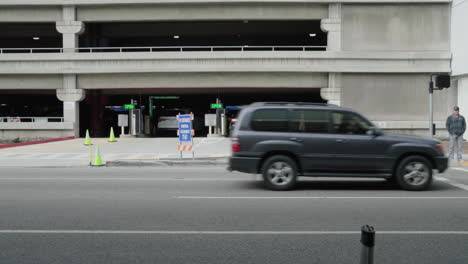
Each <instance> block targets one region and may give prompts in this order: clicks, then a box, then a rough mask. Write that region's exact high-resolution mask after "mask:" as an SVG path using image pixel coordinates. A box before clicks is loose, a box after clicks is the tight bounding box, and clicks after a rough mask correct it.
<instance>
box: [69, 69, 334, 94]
mask: <svg viewBox="0 0 468 264" xmlns="http://www.w3.org/2000/svg"><path fill="white" fill-rule="evenodd" d="M327 77H328V76H327V74H326V73H291V72H288V73H278V72H229V73H226V72H192V73H188V72H186V73H112V74H82V75H78V88H80V89H135V88H138V89H152V88H168V89H172V88H175V89H176V88H234V89H233V90H236V88H255V87H260V88H271V89H270V91H272V92H273V90H275V91H278V90H281V91H284V92H287V89H288V88H305V89H309V88H320V87H326V86H327V85H328V78H327ZM247 90H248V89H240V90H238V91H239V92H241V91H242V92H246V91H247ZM200 92H201V91H200Z"/></svg>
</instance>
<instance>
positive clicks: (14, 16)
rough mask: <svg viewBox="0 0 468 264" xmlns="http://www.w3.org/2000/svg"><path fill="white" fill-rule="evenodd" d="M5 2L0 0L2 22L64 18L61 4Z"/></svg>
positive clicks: (52, 20) (45, 20)
mask: <svg viewBox="0 0 468 264" xmlns="http://www.w3.org/2000/svg"><path fill="white" fill-rule="evenodd" d="M37 2H38V1H37ZM4 4H5V2H4V1H1V0H0V6H1V7H2V8H0V22H55V21H58V20H61V19H62V7H60V6H47V5H40V6H36V5H30V6H28V5H24V6H19V5H17V4H16V3H15V4H14V5H12V6H10V5H8V6H4Z"/></svg>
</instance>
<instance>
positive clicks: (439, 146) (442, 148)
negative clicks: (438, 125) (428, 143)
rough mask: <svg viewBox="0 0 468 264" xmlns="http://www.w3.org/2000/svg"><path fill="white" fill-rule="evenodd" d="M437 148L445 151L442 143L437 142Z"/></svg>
mask: <svg viewBox="0 0 468 264" xmlns="http://www.w3.org/2000/svg"><path fill="white" fill-rule="evenodd" d="M436 148H437V149H438V150H440V151H441V152H442V153H444V147H443V146H442V144H437V145H436Z"/></svg>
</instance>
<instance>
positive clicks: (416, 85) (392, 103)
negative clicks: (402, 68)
mask: <svg viewBox="0 0 468 264" xmlns="http://www.w3.org/2000/svg"><path fill="white" fill-rule="evenodd" d="M428 81H429V75H428V74H343V76H342V95H341V96H342V98H341V101H342V103H343V106H345V107H350V108H353V109H356V110H357V111H359V112H361V113H362V114H364V115H366V116H367V117H368V118H369V119H371V120H374V121H387V123H393V124H391V125H389V127H393V128H400V129H398V131H399V132H401V131H407V132H409V131H408V129H411V128H412V129H416V130H417V129H422V128H424V127H425V129H424V130H422V131H423V132H422V134H423V135H427V128H428V127H429V125H428V120H429V117H428V112H429V109H428V108H429V103H428V102H429V94H428V88H427V87H428ZM455 103H456V90H455V89H445V90H443V91H435V92H434V120H435V121H436V123H437V126H438V127H439V128H441V126H443V125H444V121H445V119H446V118H447V116H448V115H449V114H450V113H451V109H452V107H453V105H454V104H455ZM437 121H439V122H437ZM413 133H416V134H418V131H415V132H413Z"/></svg>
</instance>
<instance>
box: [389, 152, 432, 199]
mask: <svg viewBox="0 0 468 264" xmlns="http://www.w3.org/2000/svg"><path fill="white" fill-rule="evenodd" d="M395 180H396V182H397V183H398V185H399V186H400V187H401V188H403V189H405V190H408V191H423V190H426V189H427V188H429V186H430V185H431V183H432V166H431V163H430V162H429V161H428V160H427V159H426V158H425V157H422V156H409V157H406V158H404V159H403V160H402V161H401V162H400V163H399V164H398V167H397V169H396V173H395Z"/></svg>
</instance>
